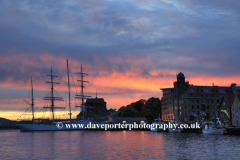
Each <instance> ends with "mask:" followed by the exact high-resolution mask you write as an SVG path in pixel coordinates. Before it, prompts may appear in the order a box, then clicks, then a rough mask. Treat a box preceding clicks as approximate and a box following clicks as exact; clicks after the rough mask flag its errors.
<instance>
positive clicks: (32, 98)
mask: <svg viewBox="0 0 240 160" xmlns="http://www.w3.org/2000/svg"><path fill="white" fill-rule="evenodd" d="M31 87H32V104H31V106H32V121H34V101H33V100H34V99H33V82H32V76H31Z"/></svg>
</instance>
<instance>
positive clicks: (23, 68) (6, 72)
mask: <svg viewBox="0 0 240 160" xmlns="http://www.w3.org/2000/svg"><path fill="white" fill-rule="evenodd" d="M0 6H1V10H0V59H1V64H0V80H1V81H12V82H14V81H16V82H19V83H21V82H25V83H28V81H29V77H30V75H34V76H35V77H36V79H38V80H41V82H44V81H45V75H46V74H48V73H49V68H50V66H51V65H53V67H54V71H55V72H56V73H57V74H59V75H61V73H62V70H64V67H65V60H66V59H67V58H69V59H70V61H74V63H75V64H74V67H73V70H75V69H76V67H77V65H79V66H80V63H83V64H84V65H85V66H87V67H88V68H87V69H89V70H90V72H91V74H92V76H93V77H101V76H102V77H104V76H109V75H111V74H114V73H123V74H124V73H127V72H133V73H135V74H134V75H129V77H136V76H137V77H147V78H164V77H172V78H175V74H172V73H171V74H164V73H158V74H157V75H152V74H151V73H150V72H151V71H153V70H156V69H163V70H164V69H165V70H173V71H183V72H186V73H192V75H191V74H189V77H192V76H195V75H196V74H195V73H198V74H199V75H201V74H202V75H209V76H229V77H231V76H235V75H236V74H238V72H239V71H238V68H239V67H240V63H238V60H239V59H240V54H239V50H240V46H239V42H240V33H239V31H238V30H239V26H240V21H239V18H240V11H239V7H240V2H239V1H238V0H233V1H231V2H227V1H225V0H215V1H208V0H203V1H188V0H182V1H177V0H176V1H174V0H169V1H159V0H156V1H154V0H151V1H148V0H147V1H146V0H144V1H141V0H131V1H122V0H121V1H107V0H106V1H103V0H99V1H95V0H88V1H30V0H24V1H0ZM89 66H91V67H89ZM101 71H105V73H104V74H103V73H102V72H101ZM102 74H103V75H102ZM41 77H44V78H41ZM118 91H120V89H119V88H118ZM121 92H122V91H121ZM133 92H138V91H136V90H133Z"/></svg>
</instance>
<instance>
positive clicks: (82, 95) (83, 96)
mask: <svg viewBox="0 0 240 160" xmlns="http://www.w3.org/2000/svg"><path fill="white" fill-rule="evenodd" d="M77 73H78V74H80V75H81V80H77V81H80V82H82V84H81V88H82V94H81V95H75V98H77V99H82V104H81V106H75V107H81V108H82V113H83V120H84V108H86V107H87V106H84V99H87V98H90V97H92V96H85V95H84V94H83V88H85V87H84V85H83V83H84V82H86V83H89V82H88V81H84V80H83V75H88V74H86V73H83V71H82V64H81V72H77Z"/></svg>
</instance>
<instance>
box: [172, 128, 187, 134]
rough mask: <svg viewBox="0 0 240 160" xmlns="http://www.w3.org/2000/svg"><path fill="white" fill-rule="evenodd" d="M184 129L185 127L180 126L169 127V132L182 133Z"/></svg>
mask: <svg viewBox="0 0 240 160" xmlns="http://www.w3.org/2000/svg"><path fill="white" fill-rule="evenodd" d="M182 131H183V129H180V128H178V129H172V128H168V132H170V133H180V132H182Z"/></svg>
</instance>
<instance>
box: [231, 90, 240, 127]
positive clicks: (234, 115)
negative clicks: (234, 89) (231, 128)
mask: <svg viewBox="0 0 240 160" xmlns="http://www.w3.org/2000/svg"><path fill="white" fill-rule="evenodd" d="M239 111H240V94H237V95H235V96H234V98H233V101H232V104H231V120H232V125H237V126H239V125H240V114H239Z"/></svg>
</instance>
